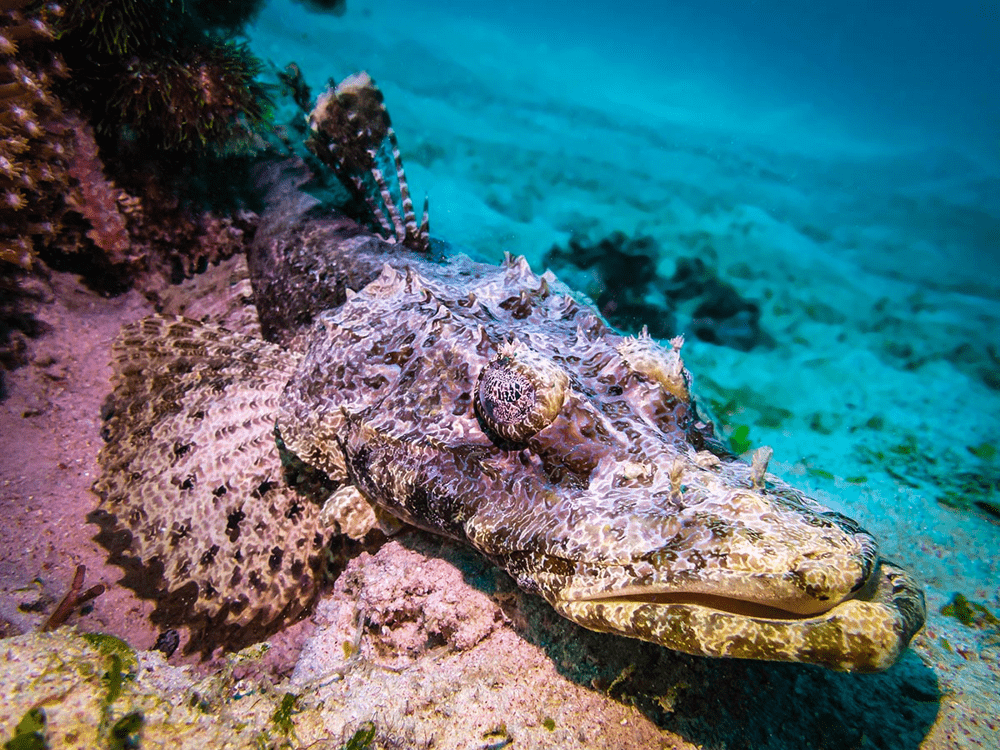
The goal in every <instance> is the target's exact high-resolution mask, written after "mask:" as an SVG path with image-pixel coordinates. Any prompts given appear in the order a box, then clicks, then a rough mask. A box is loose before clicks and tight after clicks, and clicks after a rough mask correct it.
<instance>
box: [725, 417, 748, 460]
mask: <svg viewBox="0 0 1000 750" xmlns="http://www.w3.org/2000/svg"><path fill="white" fill-rule="evenodd" d="M749 436H750V426H749V425H745V424H741V425H737V426H736V429H734V430H733V432H732V434H730V436H729V448H730V450H732V452H733V453H735V454H736V455H738V456H740V455H743V454H744V453H746V452H747V451H748V450H750V448H752V447H753V441H751V440H750V437H749Z"/></svg>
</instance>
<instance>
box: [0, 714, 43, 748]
mask: <svg viewBox="0 0 1000 750" xmlns="http://www.w3.org/2000/svg"><path fill="white" fill-rule="evenodd" d="M45 722H46V719H45V709H42V708H32V709H31V710H29V711H28V712H27V713H26V714H25V715H24V716H23V717H21V720H20V721H19V722H18V723H17V727H15V728H14V736H13V737H12V738H11V739H9V740H7V741H6V742H5V743H3V747H4V750H48V747H49V743H48V742H47V741H46V739H45Z"/></svg>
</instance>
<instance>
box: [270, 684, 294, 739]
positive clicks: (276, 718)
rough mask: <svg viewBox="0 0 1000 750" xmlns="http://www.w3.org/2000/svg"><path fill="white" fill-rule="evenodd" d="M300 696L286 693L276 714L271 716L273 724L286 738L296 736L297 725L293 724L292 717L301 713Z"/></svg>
mask: <svg viewBox="0 0 1000 750" xmlns="http://www.w3.org/2000/svg"><path fill="white" fill-rule="evenodd" d="M298 702H299V696H297V695H296V694H295V693H285V695H284V696H283V697H282V699H281V705H279V706H278V707H277V708H276V709H275V711H274V713H273V714H272V715H271V722H272V723H273V724H274V726H275V727H276V728H277V730H278V731H279V732H281V734H283V735H284V736H285V737H291V736H292V735H293V734H295V724H294V723H293V722H292V715H293V714H296V713H299V710H300V709H299V708H298Z"/></svg>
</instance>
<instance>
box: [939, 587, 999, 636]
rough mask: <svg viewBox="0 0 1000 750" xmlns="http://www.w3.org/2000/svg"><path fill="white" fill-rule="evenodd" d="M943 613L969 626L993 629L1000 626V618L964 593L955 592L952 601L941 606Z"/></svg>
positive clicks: (978, 628)
mask: <svg viewBox="0 0 1000 750" xmlns="http://www.w3.org/2000/svg"><path fill="white" fill-rule="evenodd" d="M941 614H943V615H945V616H946V617H954V618H955V619H956V620H958V621H959V622H960V623H962V624H963V625H965V626H966V627H967V628H976V629H977V630H992V629H997V628H1000V619H998V618H997V616H996V615H994V614H993V613H992V612H990V610H989V609H987V608H986V607H985V606H984V605H982V604H979V603H977V602H973V601H969V600H968V599H967V598H966V597H965V596H963V595H962V594H955V596H953V597H952V599H951V601H950V602H948V603H947V604H945V605H944V606H943V607H941Z"/></svg>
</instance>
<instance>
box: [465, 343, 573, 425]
mask: <svg viewBox="0 0 1000 750" xmlns="http://www.w3.org/2000/svg"><path fill="white" fill-rule="evenodd" d="M568 383H569V377H568V376H567V375H566V373H565V371H564V370H563V369H562V368H561V367H559V366H558V365H557V364H555V363H554V362H552V361H551V360H549V359H546V358H545V357H543V356H541V355H539V354H537V353H535V352H533V351H531V350H530V349H528V348H527V347H526V346H524V345H522V344H520V343H518V342H516V341H515V342H513V343H510V344H504V345H503V346H501V347H500V350H499V351H498V352H497V354H496V356H495V357H493V359H491V360H490V361H489V362H488V363H487V364H486V366H485V367H484V368H483V369H482V371H481V372H480V373H479V380H478V382H477V383H476V399H475V409H476V416H478V417H479V420H480V423H481V424H482V425H483V426H484V427H485V428H486V430H487V432H489V433H491V434H492V435H493V436H495V437H498V438H500V439H501V441H503V442H508V443H523V442H524V441H525V440H527V439H528V438H530V437H531V436H532V435H534V434H535V433H537V432H538V431H539V430H541V429H543V428H545V427H546V426H548V425H549V424H551V423H552V421H553V420H554V419H555V418H556V417H557V416H559V410H560V409H562V405H563V401H565V399H566V387H567V385H568Z"/></svg>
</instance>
